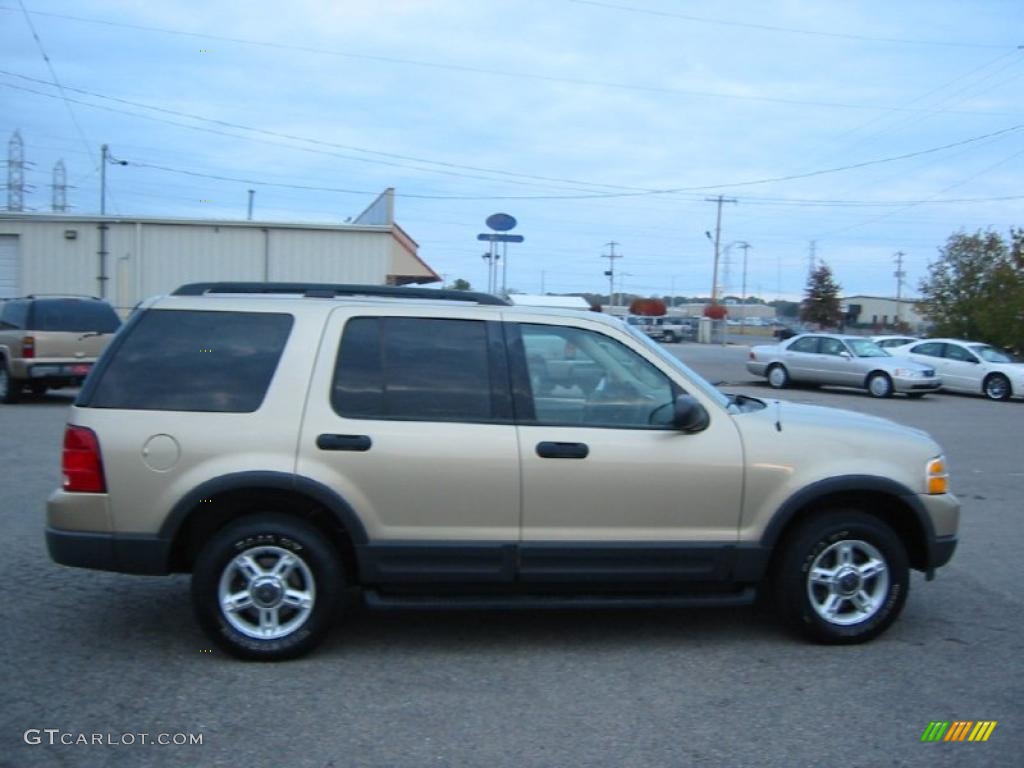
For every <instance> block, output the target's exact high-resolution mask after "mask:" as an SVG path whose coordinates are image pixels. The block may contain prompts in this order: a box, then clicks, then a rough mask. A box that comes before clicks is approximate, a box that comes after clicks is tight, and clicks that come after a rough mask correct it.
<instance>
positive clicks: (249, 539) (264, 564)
mask: <svg viewBox="0 0 1024 768" xmlns="http://www.w3.org/2000/svg"><path fill="white" fill-rule="evenodd" d="M342 582H343V577H342V570H341V566H340V563H339V561H338V555H337V553H336V551H335V549H334V547H332V546H331V544H330V543H329V542H328V541H327V540H326V539H325V538H324V536H323V535H322V534H321V533H320V532H319V531H318V530H317V529H316V528H314V527H313V526H311V525H309V524H308V523H305V522H303V521H302V520H297V519H294V518H291V517H288V516H287V515H281V514H273V513H268V514H259V515H254V516H252V517H246V518H243V519H241V520H238V521H237V522H234V523H232V524H230V525H228V526H227V527H226V528H224V529H223V530H221V531H220V532H218V533H217V534H216V535H215V536H213V538H212V539H210V541H209V542H208V543H207V544H206V546H204V547H203V549H202V550H201V551H200V553H199V557H198V558H197V560H196V563H195V568H194V569H193V573H192V604H193V607H194V609H195V612H196V617H197V618H198V620H199V623H200V625H201V626H202V627H203V629H204V630H205V631H206V633H207V634H208V635H209V637H210V638H211V639H212V640H214V641H215V642H216V643H217V644H218V645H220V647H221V648H223V649H224V650H225V651H227V652H228V653H230V654H232V655H234V656H238V657H239V658H243V659H262V660H268V661H273V660H280V659H290V658H295V657H296V656H301V655H302V654H304V653H306V652H308V651H309V650H311V649H312V648H313V647H315V646H316V645H317V644H318V643H319V642H320V641H321V640H322V639H323V637H324V635H325V634H326V633H327V631H328V629H330V626H331V623H332V620H333V618H334V613H335V606H336V605H337V604H338V597H339V595H340V593H341V589H342V587H343V583H342Z"/></svg>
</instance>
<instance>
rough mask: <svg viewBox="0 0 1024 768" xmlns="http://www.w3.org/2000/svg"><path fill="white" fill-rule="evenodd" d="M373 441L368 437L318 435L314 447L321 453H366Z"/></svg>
mask: <svg viewBox="0 0 1024 768" xmlns="http://www.w3.org/2000/svg"><path fill="white" fill-rule="evenodd" d="M371 445H373V441H372V440H371V439H370V437H369V435H328V434H323V435H318V436H317V438H316V447H317V448H319V449H320V450H321V451H368V450H370V446H371Z"/></svg>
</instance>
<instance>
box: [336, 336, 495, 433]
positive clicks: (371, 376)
mask: <svg viewBox="0 0 1024 768" xmlns="http://www.w3.org/2000/svg"><path fill="white" fill-rule="evenodd" d="M331 406H332V407H333V408H334V410H335V411H336V412H337V413H338V414H339V415H340V416H344V417H346V418H357V419H401V420H408V421H470V422H480V421H492V420H494V419H495V414H494V408H493V405H492V397H491V376H490V366H489V365H488V351H487V328H486V324H485V323H484V322H482V321H479V320H444V319H427V318H406V317H356V318H353V319H351V320H349V321H348V323H346V325H345V331H344V333H343V334H342V337H341V344H340V345H339V348H338V359H337V363H336V365H335V370H334V385H333V388H332V391H331Z"/></svg>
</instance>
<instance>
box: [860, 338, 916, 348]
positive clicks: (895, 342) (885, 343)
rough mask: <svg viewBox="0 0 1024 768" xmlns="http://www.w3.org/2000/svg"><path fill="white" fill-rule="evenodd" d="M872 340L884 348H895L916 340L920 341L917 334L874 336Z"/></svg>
mask: <svg viewBox="0 0 1024 768" xmlns="http://www.w3.org/2000/svg"><path fill="white" fill-rule="evenodd" d="M871 340H872V341H873V342H875V343H876V344H877V345H878V346H880V347H881V348H882V349H894V348H895V347H902V346H904V345H906V344H910V343H911V342H914V341H920V339H918V338H917V336H872V337H871Z"/></svg>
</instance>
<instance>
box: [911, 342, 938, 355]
mask: <svg viewBox="0 0 1024 768" xmlns="http://www.w3.org/2000/svg"><path fill="white" fill-rule="evenodd" d="M944 346H946V345H945V344H943V343H941V342H938V341H929V342H926V343H924V344H918V345H917V346H916V347H911V349H910V351H911V352H913V353H914V354H915V355H928V356H929V357H942V348H943V347H944Z"/></svg>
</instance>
